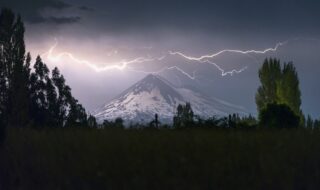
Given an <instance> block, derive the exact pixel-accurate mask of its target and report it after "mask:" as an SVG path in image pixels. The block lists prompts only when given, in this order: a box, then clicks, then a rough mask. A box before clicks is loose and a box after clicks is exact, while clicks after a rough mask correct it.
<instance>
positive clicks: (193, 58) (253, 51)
mask: <svg viewBox="0 0 320 190" xmlns="http://www.w3.org/2000/svg"><path fill="white" fill-rule="evenodd" d="M287 43H288V41H285V42H279V43H277V44H276V45H275V47H273V48H267V49H264V50H246V51H242V50H234V49H225V50H221V51H219V52H217V53H213V54H211V55H202V56H200V57H192V56H188V55H185V54H183V53H181V52H178V51H176V52H173V51H169V54H171V55H179V56H181V57H183V58H185V59H188V60H192V61H201V60H203V59H210V58H214V57H217V56H219V55H221V54H224V53H239V54H266V53H268V52H275V51H277V50H278V49H279V47H280V46H283V45H285V44H287Z"/></svg>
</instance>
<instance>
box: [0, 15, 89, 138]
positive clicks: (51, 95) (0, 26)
mask: <svg viewBox="0 0 320 190" xmlns="http://www.w3.org/2000/svg"><path fill="white" fill-rule="evenodd" d="M24 32H25V29H24V24H23V22H22V20H21V17H20V16H17V17H16V16H15V14H14V13H13V12H12V11H10V10H8V9H2V11H1V13H0V120H1V121H0V123H1V126H0V127H2V128H3V126H6V125H9V126H11V127H24V126H28V125H30V126H37V127H44V126H52V127H57V126H59V127H62V126H85V125H87V114H86V111H85V109H84V108H83V107H82V105H81V104H79V103H78V100H76V99H75V98H74V97H73V96H72V94H71V88H70V87H69V86H68V85H66V84H65V79H64V77H63V76H62V75H60V72H59V70H58V69H57V68H55V69H54V70H53V71H52V75H51V76H50V70H49V69H48V67H47V66H46V64H45V63H43V61H42V60H41V58H40V56H38V57H37V58H36V62H35V64H34V66H33V68H34V71H33V72H31V69H30V65H31V56H30V54H29V53H28V54H26V51H25V43H24ZM2 128H1V129H2ZM0 131H5V130H0ZM0 136H1V135H0Z"/></svg>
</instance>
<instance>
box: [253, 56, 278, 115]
mask: <svg viewBox="0 0 320 190" xmlns="http://www.w3.org/2000/svg"><path fill="white" fill-rule="evenodd" d="M259 78H260V82H261V86H260V87H259V88H258V92H257V94H256V104H257V108H258V112H260V111H261V110H262V109H264V108H265V107H266V105H268V104H271V103H276V102H277V101H278V96H277V82H278V81H279V80H280V78H281V66H280V61H279V60H277V59H272V58H270V59H265V61H264V63H263V65H262V67H261V68H260V70H259Z"/></svg>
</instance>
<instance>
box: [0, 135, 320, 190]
mask: <svg viewBox="0 0 320 190" xmlns="http://www.w3.org/2000/svg"><path fill="white" fill-rule="evenodd" d="M0 153H1V156H0V189H55V190H56V189H68V190H69V189H76V190H81V189H86V190H87V189H139V190H141V189H319V187H320V132H318V131H310V130H304V129H292V130H248V131H244V130H231V129H229V130H227V129H225V130H219V129H215V130H210V129H188V130H117V129H105V130H93V129H44V130H33V129H9V131H8V136H7V141H6V142H5V144H4V147H3V148H2V149H1V151H0Z"/></svg>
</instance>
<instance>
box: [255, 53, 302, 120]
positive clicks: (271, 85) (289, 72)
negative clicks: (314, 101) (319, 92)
mask: <svg viewBox="0 0 320 190" xmlns="http://www.w3.org/2000/svg"><path fill="white" fill-rule="evenodd" d="M259 78H260V82H261V86H260V87H259V88H258V91H257V94H256V104H257V108H258V112H259V113H261V111H262V110H263V109H264V108H265V107H266V106H267V105H268V104H285V105H287V106H289V108H290V109H291V110H292V111H293V112H294V113H295V114H296V115H298V116H299V117H300V125H301V126H303V125H304V120H305V119H304V116H303V113H302V110H301V92H300V88H299V78H298V73H297V71H296V69H295V67H294V65H293V63H284V65H283V68H281V64H280V61H279V60H277V59H266V60H265V61H264V63H263V65H262V67H261V68H260V70H259Z"/></svg>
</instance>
